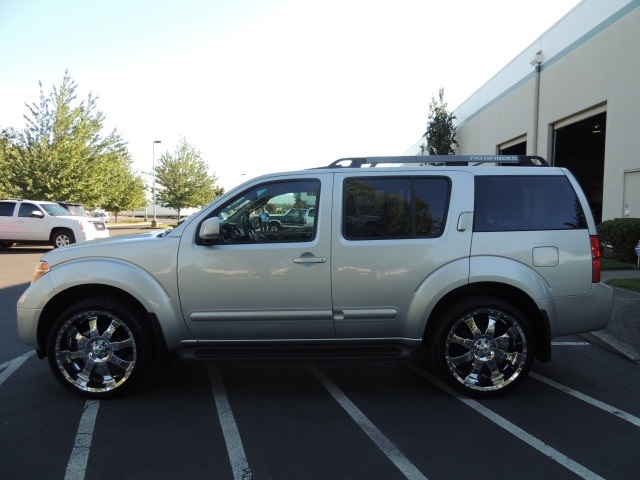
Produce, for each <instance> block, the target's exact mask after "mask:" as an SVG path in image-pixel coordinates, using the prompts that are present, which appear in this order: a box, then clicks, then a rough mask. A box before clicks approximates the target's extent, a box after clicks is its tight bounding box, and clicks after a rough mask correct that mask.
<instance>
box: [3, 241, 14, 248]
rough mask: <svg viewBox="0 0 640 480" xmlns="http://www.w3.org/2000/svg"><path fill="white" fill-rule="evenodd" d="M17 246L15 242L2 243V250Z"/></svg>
mask: <svg viewBox="0 0 640 480" xmlns="http://www.w3.org/2000/svg"><path fill="white" fill-rule="evenodd" d="M14 245H15V243H13V242H0V248H11V247H13V246H14Z"/></svg>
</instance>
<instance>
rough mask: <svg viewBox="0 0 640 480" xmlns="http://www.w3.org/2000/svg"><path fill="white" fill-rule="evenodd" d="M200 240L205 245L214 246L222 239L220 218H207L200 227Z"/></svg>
mask: <svg viewBox="0 0 640 480" xmlns="http://www.w3.org/2000/svg"><path fill="white" fill-rule="evenodd" d="M198 238H200V241H201V242H202V243H203V244H205V245H213V244H214V243H216V242H217V241H218V238H220V219H219V218H218V217H211V218H207V219H206V220H205V221H204V222H202V224H201V225H200V230H199V232H198Z"/></svg>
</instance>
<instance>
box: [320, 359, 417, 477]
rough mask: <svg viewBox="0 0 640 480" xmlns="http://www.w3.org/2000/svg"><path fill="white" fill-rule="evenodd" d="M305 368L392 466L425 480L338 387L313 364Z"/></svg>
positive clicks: (408, 474)
mask: <svg viewBox="0 0 640 480" xmlns="http://www.w3.org/2000/svg"><path fill="white" fill-rule="evenodd" d="M307 367H308V368H309V370H311V372H312V373H313V374H314V375H315V376H316V378H317V379H318V380H319V381H320V383H322V385H323V386H324V387H325V388H326V389H327V390H328V391H329V393H330V394H331V396H332V397H333V398H334V399H335V400H336V401H337V402H338V404H340V406H341V407H342V408H343V409H344V410H345V411H346V412H347V413H348V414H349V416H350V417H351V418H352V419H353V420H354V421H355V422H356V423H357V424H358V426H359V427H360V428H361V429H362V430H363V431H364V433H366V434H367V435H368V437H369V438H370V439H371V440H373V442H374V443H375V444H376V445H377V446H378V448H379V449H380V450H382V452H383V453H384V454H385V455H386V456H387V458H389V460H391V461H392V462H393V464H394V465H395V466H396V467H397V468H398V469H399V470H400V471H401V472H402V473H403V474H404V476H405V477H407V478H408V479H421V480H426V479H427V477H425V476H424V475H423V474H422V472H420V470H418V469H417V468H416V467H415V465H413V463H411V462H410V461H409V459H408V458H407V457H405V456H404V455H403V454H402V452H401V451H400V450H398V448H397V447H396V446H395V445H394V444H393V443H392V442H391V441H390V440H389V439H388V438H387V437H385V435H384V434H383V433H382V432H381V431H380V430H378V428H377V427H376V426H375V425H374V424H373V423H371V420H369V419H368V418H367V417H366V416H365V415H364V413H362V411H361V410H360V409H359V408H358V407H356V406H355V404H354V403H353V402H352V401H351V400H349V398H347V396H346V395H345V394H344V393H343V392H342V390H340V389H339V388H338V386H337V385H336V384H335V383H333V381H331V379H330V378H329V377H327V375H325V373H324V372H323V371H322V370H320V368H318V366H317V365H315V364H313V363H309V364H307Z"/></svg>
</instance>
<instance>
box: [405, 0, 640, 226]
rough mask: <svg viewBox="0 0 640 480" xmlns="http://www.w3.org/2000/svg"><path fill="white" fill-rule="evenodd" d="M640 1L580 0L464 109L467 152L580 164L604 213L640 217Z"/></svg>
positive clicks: (578, 171)
mask: <svg viewBox="0 0 640 480" xmlns="http://www.w3.org/2000/svg"><path fill="white" fill-rule="evenodd" d="M639 7H640V0H584V1H583V2H581V3H580V4H578V5H577V6H576V7H575V8H574V9H573V10H571V11H570V12H569V13H568V14H567V15H565V16H564V17H563V18H562V19H560V20H559V21H558V22H557V23H556V24H555V25H554V26H553V27H551V28H550V29H549V30H547V31H546V32H545V33H543V34H542V35H541V36H540V37H539V38H538V39H537V40H536V41H535V42H534V43H532V44H531V45H529V46H528V47H527V48H526V49H525V50H524V51H523V52H522V53H521V54H520V55H519V56H518V57H516V58H515V59H514V60H513V61H512V62H511V63H509V64H508V65H506V66H505V67H504V68H503V69H502V70H501V71H499V72H498V73H497V74H496V75H495V76H494V77H493V78H491V79H490V80H489V81H488V82H487V83H485V84H484V85H483V86H482V87H480V89H479V90H478V91H477V92H476V93H474V94H473V95H472V96H471V97H470V98H469V99H467V100H466V101H465V102H464V103H463V104H462V105H460V106H459V107H458V108H456V109H455V110H454V112H453V113H454V115H455V116H456V117H457V119H456V127H457V136H456V139H457V141H458V142H459V144H460V145H459V148H458V152H457V153H459V154H471V153H479V154H495V153H509V154H527V155H540V156H542V157H545V158H546V159H547V160H548V161H549V163H550V164H552V165H555V166H563V167H567V168H569V169H570V170H571V171H572V172H573V173H574V175H575V176H576V177H577V178H578V180H579V181H580V183H581V185H582V187H583V189H584V190H585V193H586V194H587V197H588V199H589V202H590V203H591V207H592V210H593V211H594V215H595V216H596V220H597V221H598V220H599V219H600V216H601V217H602V219H603V220H608V219H612V218H617V217H623V216H630V217H640V8H639ZM422 143H424V139H422V140H421V141H418V142H417V143H416V144H415V145H414V146H413V147H412V148H411V149H409V151H407V153H406V155H420V154H421V153H420V152H421V149H420V145H421V144H422Z"/></svg>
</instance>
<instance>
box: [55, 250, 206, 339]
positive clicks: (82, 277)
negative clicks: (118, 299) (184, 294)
mask: <svg viewBox="0 0 640 480" xmlns="http://www.w3.org/2000/svg"><path fill="white" fill-rule="evenodd" d="M47 276H48V277H49V281H50V282H51V285H52V287H53V290H54V295H53V298H55V297H56V296H58V295H60V294H62V293H63V292H65V291H67V290H69V289H71V288H74V287H78V286H83V285H85V286H86V285H103V286H107V287H112V288H115V289H118V290H121V291H123V292H125V293H126V294H127V295H129V296H131V297H133V298H135V299H136V300H137V301H138V302H139V303H140V305H142V306H143V308H145V310H146V311H147V312H149V313H151V314H153V315H155V316H156V318H157V319H158V322H159V324H160V325H161V326H162V331H163V333H164V337H165V341H166V344H167V347H168V348H169V350H174V349H175V348H177V347H178V346H179V345H180V340H183V339H185V338H193V336H192V335H191V333H190V332H189V330H188V329H187V326H186V323H185V321H184V317H183V315H182V311H181V309H180V302H179V301H178V299H179V296H178V286H177V279H176V278H175V277H174V278H173V281H172V282H171V284H165V285H163V284H161V283H160V282H158V280H157V279H156V278H154V277H153V276H152V275H150V274H149V273H148V272H146V271H145V270H143V269H141V268H140V267H138V266H136V265H134V264H132V263H128V262H124V261H122V260H114V259H110V258H93V259H87V258H83V259H80V260H72V261H70V262H66V263H63V264H60V265H56V267H55V268H52V269H51V271H50V272H49V273H48V274H47ZM172 298H173V299H174V301H172Z"/></svg>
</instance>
